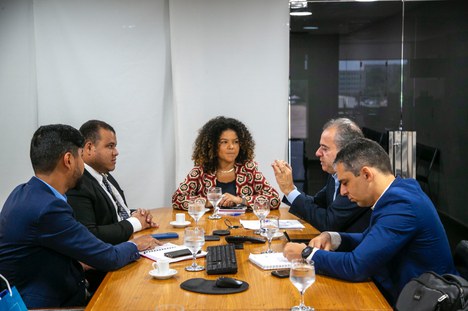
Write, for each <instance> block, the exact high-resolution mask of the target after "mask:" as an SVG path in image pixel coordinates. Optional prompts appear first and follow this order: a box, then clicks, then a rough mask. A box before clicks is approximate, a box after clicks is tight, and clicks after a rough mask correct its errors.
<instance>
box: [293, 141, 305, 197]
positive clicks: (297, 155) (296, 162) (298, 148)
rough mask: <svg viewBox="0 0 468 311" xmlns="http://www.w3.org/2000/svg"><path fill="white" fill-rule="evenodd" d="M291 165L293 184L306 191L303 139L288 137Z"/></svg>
mask: <svg viewBox="0 0 468 311" xmlns="http://www.w3.org/2000/svg"><path fill="white" fill-rule="evenodd" d="M290 146H291V167H292V170H293V181H294V185H295V186H296V187H297V189H298V190H299V191H301V192H303V191H306V192H307V165H306V163H307V160H306V155H305V154H306V153H305V141H304V140H303V139H299V138H291V139H290Z"/></svg>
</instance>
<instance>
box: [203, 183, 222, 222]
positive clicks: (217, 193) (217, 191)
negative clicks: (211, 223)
mask: <svg viewBox="0 0 468 311" xmlns="http://www.w3.org/2000/svg"><path fill="white" fill-rule="evenodd" d="M222 197H223V191H222V189H221V187H211V188H209V189H208V194H207V198H208V201H210V202H211V205H213V214H211V215H210V216H209V217H208V218H209V219H220V218H221V215H219V214H218V211H219V207H218V203H219V201H221V198H222Z"/></svg>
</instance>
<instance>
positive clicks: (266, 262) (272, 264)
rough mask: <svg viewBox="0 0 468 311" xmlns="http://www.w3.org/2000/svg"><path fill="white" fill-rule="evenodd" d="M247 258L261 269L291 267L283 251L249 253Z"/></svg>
mask: <svg viewBox="0 0 468 311" xmlns="http://www.w3.org/2000/svg"><path fill="white" fill-rule="evenodd" d="M249 260H250V261H251V262H252V263H254V264H256V265H257V266H259V267H260V268H262V269H263V270H274V269H288V268H291V263H290V262H289V261H288V260H287V259H286V257H284V256H283V253H265V254H250V255H249Z"/></svg>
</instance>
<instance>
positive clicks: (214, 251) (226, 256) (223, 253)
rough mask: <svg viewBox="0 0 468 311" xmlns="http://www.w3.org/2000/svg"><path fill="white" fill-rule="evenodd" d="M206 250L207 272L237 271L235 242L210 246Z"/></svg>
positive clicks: (225, 272)
mask: <svg viewBox="0 0 468 311" xmlns="http://www.w3.org/2000/svg"><path fill="white" fill-rule="evenodd" d="M206 251H207V254H206V260H205V262H206V267H205V268H206V273H208V274H229V273H237V259H236V251H235V246H234V244H226V245H215V246H208V247H207V248H206Z"/></svg>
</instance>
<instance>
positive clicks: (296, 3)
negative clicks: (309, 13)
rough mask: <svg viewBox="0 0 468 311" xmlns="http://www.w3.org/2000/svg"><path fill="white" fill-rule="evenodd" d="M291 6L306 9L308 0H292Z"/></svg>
mask: <svg viewBox="0 0 468 311" xmlns="http://www.w3.org/2000/svg"><path fill="white" fill-rule="evenodd" d="M289 8H291V9H305V8H307V1H304V0H290V1H289Z"/></svg>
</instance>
